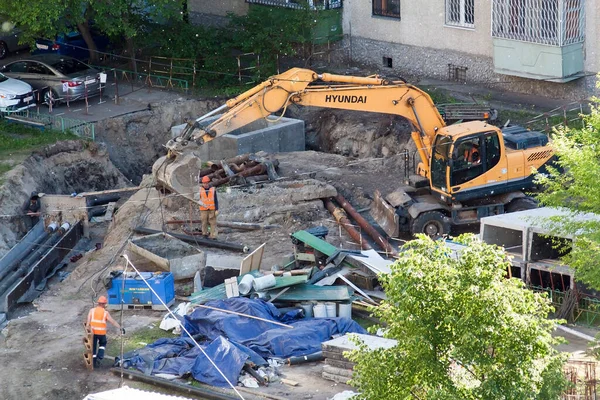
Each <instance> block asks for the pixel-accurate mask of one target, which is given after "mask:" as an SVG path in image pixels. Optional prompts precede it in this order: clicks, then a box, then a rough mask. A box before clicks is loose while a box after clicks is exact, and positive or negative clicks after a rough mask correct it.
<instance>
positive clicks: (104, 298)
mask: <svg viewBox="0 0 600 400" xmlns="http://www.w3.org/2000/svg"><path fill="white" fill-rule="evenodd" d="M106 303H108V300H106V296H100V298H99V299H98V304H106Z"/></svg>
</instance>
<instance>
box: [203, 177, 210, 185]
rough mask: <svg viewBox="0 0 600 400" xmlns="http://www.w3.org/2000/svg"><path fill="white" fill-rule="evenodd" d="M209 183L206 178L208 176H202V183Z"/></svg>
mask: <svg viewBox="0 0 600 400" xmlns="http://www.w3.org/2000/svg"><path fill="white" fill-rule="evenodd" d="M209 182H210V178H209V177H208V175H204V176H203V177H202V183H209Z"/></svg>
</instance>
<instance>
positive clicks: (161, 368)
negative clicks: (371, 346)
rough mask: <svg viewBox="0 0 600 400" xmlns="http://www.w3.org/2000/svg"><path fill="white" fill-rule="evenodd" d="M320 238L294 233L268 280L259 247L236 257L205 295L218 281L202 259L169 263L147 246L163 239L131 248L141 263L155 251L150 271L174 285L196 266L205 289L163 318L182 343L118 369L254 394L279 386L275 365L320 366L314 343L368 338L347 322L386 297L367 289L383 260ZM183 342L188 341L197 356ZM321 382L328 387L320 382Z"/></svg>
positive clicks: (318, 233)
mask: <svg viewBox="0 0 600 400" xmlns="http://www.w3.org/2000/svg"><path fill="white" fill-rule="evenodd" d="M327 234H328V230H327V228H325V227H322V226H318V227H315V228H312V229H308V230H303V231H298V232H295V233H293V234H292V235H291V240H292V243H293V244H294V248H295V251H294V254H293V255H291V256H290V257H288V258H287V259H286V260H284V262H282V263H281V266H274V267H272V268H271V270H270V271H265V270H264V269H263V270H261V265H262V256H263V252H264V248H265V246H264V245H263V246H260V247H259V248H257V249H255V250H254V251H253V252H251V253H250V254H248V255H247V256H245V257H243V258H242V257H240V259H239V268H229V269H226V268H225V269H219V270H218V271H217V272H218V276H219V277H220V278H221V279H222V281H221V283H218V284H216V285H214V286H212V287H208V286H209V285H212V283H215V279H214V277H215V273H217V272H215V271H214V270H213V271H209V267H210V264H213V263H214V261H211V259H210V257H208V256H200V255H199V254H198V253H197V250H196V252H194V254H189V255H187V256H185V257H183V259H185V258H189V257H192V258H194V260H192V259H191V258H190V260H191V262H189V263H186V262H185V261H182V260H181V259H178V260H173V259H171V260H169V256H168V254H165V251H164V249H160V248H158V246H157V242H156V240H161V238H160V235H165V234H164V233H160V234H154V235H151V236H147V237H146V238H143V239H142V240H140V239H134V240H133V241H132V245H131V247H130V248H131V249H132V250H134V251H136V252H137V253H138V254H144V253H145V252H148V251H150V252H151V253H153V254H154V255H153V256H152V255H146V256H147V257H149V258H151V257H156V254H155V253H161V252H162V254H163V257H162V258H160V259H157V260H156V261H155V262H156V263H157V264H161V265H163V266H167V263H169V265H170V267H171V272H175V273H176V274H179V276H181V266H182V265H184V264H189V265H197V264H198V262H199V259H200V258H203V259H202V260H201V262H200V263H201V264H204V268H203V269H204V270H205V271H202V272H203V273H202V274H199V275H198V274H197V275H196V280H197V279H199V276H200V277H201V278H200V281H201V282H197V283H196V287H198V286H201V285H202V286H204V287H203V288H202V289H201V290H196V291H195V292H194V293H192V294H191V295H190V296H189V297H188V298H187V300H188V301H189V302H186V303H181V304H180V305H179V306H178V308H177V309H176V311H175V317H173V315H171V314H167V315H166V316H165V317H164V318H163V321H162V323H161V328H163V329H165V330H172V329H174V331H175V332H176V333H181V337H179V338H175V339H172V338H165V339H160V340H158V341H157V342H155V343H152V344H150V345H148V346H146V347H144V348H142V349H138V350H135V351H133V352H130V353H127V354H126V355H124V359H123V360H122V362H123V365H124V366H126V367H128V368H133V369H137V370H138V371H140V372H143V373H144V374H147V375H159V376H161V377H165V376H172V377H173V378H175V377H181V376H183V375H187V374H188V373H189V374H191V375H192V376H193V377H194V378H195V379H196V380H198V381H200V382H202V383H205V384H209V385H212V386H218V387H227V386H230V384H231V383H233V384H234V385H237V384H240V385H242V386H246V387H259V386H268V385H269V384H270V383H272V382H274V381H280V380H282V379H283V380H285V379H284V378H282V377H281V370H280V368H281V366H282V365H295V364H298V363H303V362H314V361H322V360H323V359H324V357H323V355H324V353H323V352H322V343H325V342H327V341H328V340H330V339H331V338H332V337H339V336H342V335H346V334H348V333H359V334H363V335H364V337H366V338H368V337H369V335H367V334H366V333H367V332H366V331H365V330H364V329H363V328H362V327H361V326H360V325H359V324H358V323H356V322H355V321H354V320H353V319H352V307H353V303H355V304H358V305H362V306H369V305H377V304H378V301H379V299H381V298H384V297H385V295H384V294H383V292H381V291H378V290H376V289H377V288H378V283H377V274H379V273H387V272H389V264H390V261H388V260H385V259H384V258H382V257H381V256H380V255H379V254H378V253H377V252H375V251H374V250H366V251H350V250H340V249H338V248H336V247H335V246H333V245H331V244H329V243H328V242H326V241H325V240H324V239H325V237H326V236H327ZM163 239H164V237H163ZM169 240H172V239H169ZM136 247H137V249H136ZM174 261H175V262H174ZM173 267H176V268H175V271H173ZM165 269H166V268H165ZM196 272H198V271H196ZM191 273H192V270H189V271H188V273H187V274H186V276H188V277H189V276H191ZM210 281H212V283H209V282H210ZM188 334H189V335H191V337H193V338H195V339H197V341H198V343H200V345H199V346H200V349H199V348H198V346H197V345H196V344H195V343H194V341H193V340H192V339H191V338H190V337H189V336H188ZM202 354H204V355H207V356H208V358H210V360H214V362H215V365H216V366H217V367H218V370H220V371H221V372H218V370H216V368H215V367H214V365H212V364H211V363H210V361H209V359H208V358H207V357H204V356H202V357H198V356H199V355H202ZM159 361H160V362H159ZM329 367H331V365H329V364H327V368H329ZM329 373H330V375H331V371H330V372H329ZM343 373H345V374H346V375H348V376H346V378H348V379H349V376H351V370H349V369H347V370H346V371H344V372H343ZM341 374H342V373H341V372H340V373H338V374H337V375H335V374H334V375H335V376H334V377H333V378H334V380H337V381H340V379H339V376H341ZM324 377H326V378H331V376H329V375H327V374H325V373H324ZM348 379H346V381H347V380H348Z"/></svg>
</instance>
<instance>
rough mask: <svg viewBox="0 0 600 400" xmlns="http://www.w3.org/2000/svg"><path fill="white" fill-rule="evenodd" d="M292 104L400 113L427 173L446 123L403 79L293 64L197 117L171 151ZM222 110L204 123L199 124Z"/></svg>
mask: <svg viewBox="0 0 600 400" xmlns="http://www.w3.org/2000/svg"><path fill="white" fill-rule="evenodd" d="M290 104H298V105H302V106H313V107H326V108H337V109H343V110H355V111H367V112H374V113H385V114H394V115H400V116H403V117H405V118H407V119H408V120H410V121H411V122H412V124H413V126H414V131H413V134H412V136H413V139H414V140H415V142H416V144H417V149H418V150H419V155H420V158H421V161H422V163H423V165H424V166H425V167H426V168H425V169H426V173H427V172H428V170H429V154H430V149H431V144H432V141H433V137H434V136H435V134H436V132H437V130H438V129H440V128H442V127H444V126H445V123H444V120H443V119H442V117H441V115H440V113H439V112H438V110H437V108H436V107H435V105H434V104H433V101H432V100H431V98H430V97H429V95H428V94H427V93H425V92H423V91H422V90H421V89H419V88H416V87H414V86H412V85H409V84H407V83H405V82H402V81H397V82H390V81H387V80H385V79H382V78H380V77H377V76H374V77H356V76H345V75H335V74H327V73H325V74H321V75H319V74H317V73H316V72H314V71H311V70H307V69H301V68H293V69H291V70H289V71H286V72H284V73H282V74H279V75H275V76H272V77H270V78H269V79H268V80H267V81H265V82H263V83H261V84H259V85H257V86H255V87H253V88H252V89H250V90H248V91H246V92H244V93H242V94H240V95H239V96H237V97H235V98H233V99H230V100H228V101H227V103H226V104H224V105H223V106H221V107H219V108H218V109H216V110H214V111H212V112H210V113H209V114H206V115H204V116H202V117H200V118H198V119H197V120H196V121H195V123H194V124H190V125H189V126H188V127H187V128H186V130H185V131H184V133H183V134H182V135H181V136H180V137H178V138H176V139H173V140H172V141H170V142H169V143H167V148H168V149H169V151H170V152H173V153H179V152H181V151H182V150H183V148H184V147H185V146H186V145H187V144H188V142H190V141H193V142H197V143H200V144H203V143H206V142H209V141H211V140H213V139H215V138H217V137H219V136H222V135H224V134H226V133H229V132H232V131H234V130H236V129H238V128H241V127H243V126H245V125H248V124H250V123H252V122H254V121H256V120H258V119H261V118H267V117H268V116H269V115H272V114H275V113H278V112H281V114H283V113H285V109H286V108H287V107H288V106H289V105H290ZM219 112H223V114H222V115H221V116H220V117H219V118H218V119H217V120H215V121H213V122H212V123H210V124H209V125H208V126H205V127H201V124H200V123H201V122H202V121H203V120H205V119H206V118H208V117H210V116H213V115H215V114H217V113H219Z"/></svg>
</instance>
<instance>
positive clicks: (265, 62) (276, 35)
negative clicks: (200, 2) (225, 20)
mask: <svg viewBox="0 0 600 400" xmlns="http://www.w3.org/2000/svg"><path fill="white" fill-rule="evenodd" d="M318 12H319V11H317V10H311V9H310V8H309V7H308V6H307V5H306V4H305V7H303V8H300V9H286V8H282V7H266V6H256V7H250V9H249V11H248V14H247V15H243V16H236V15H233V14H230V15H229V20H230V23H229V29H230V30H231V33H232V35H233V37H234V40H235V43H236V46H237V47H238V48H239V49H240V50H242V51H244V52H252V53H255V54H260V56H261V64H262V66H263V68H262V69H263V70H265V71H268V72H269V74H270V73H275V72H276V69H277V57H278V56H293V55H295V54H296V50H297V46H298V45H300V44H303V43H307V42H310V39H311V30H312V28H313V27H314V26H315V23H316V22H317V20H318V15H317V14H318Z"/></svg>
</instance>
